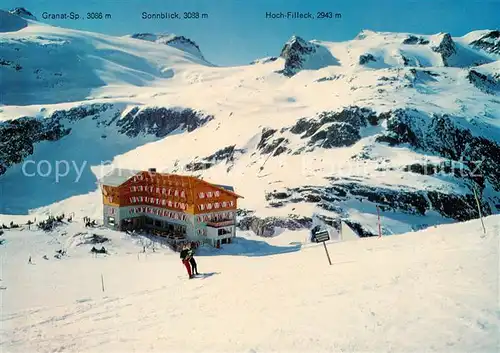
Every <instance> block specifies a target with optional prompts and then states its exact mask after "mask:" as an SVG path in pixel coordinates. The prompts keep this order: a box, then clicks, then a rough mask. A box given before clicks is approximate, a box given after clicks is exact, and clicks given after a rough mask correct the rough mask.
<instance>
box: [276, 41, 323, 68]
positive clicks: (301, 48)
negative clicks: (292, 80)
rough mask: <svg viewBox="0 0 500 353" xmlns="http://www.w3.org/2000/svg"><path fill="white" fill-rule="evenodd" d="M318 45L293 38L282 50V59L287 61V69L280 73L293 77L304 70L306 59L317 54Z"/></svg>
mask: <svg viewBox="0 0 500 353" xmlns="http://www.w3.org/2000/svg"><path fill="white" fill-rule="evenodd" d="M316 47H317V46H316V45H314V44H312V43H309V42H306V41H305V40H304V39H302V38H300V37H297V36H293V37H292V38H291V39H290V40H289V41H288V42H286V44H285V46H284V47H283V49H282V50H281V54H280V57H282V58H283V59H285V68H284V69H283V70H282V71H280V73H282V74H283V75H285V76H288V77H290V76H293V75H295V74H296V73H297V72H298V71H300V70H301V69H302V65H303V63H304V61H305V57H306V56H308V55H311V54H314V53H315V52H316Z"/></svg>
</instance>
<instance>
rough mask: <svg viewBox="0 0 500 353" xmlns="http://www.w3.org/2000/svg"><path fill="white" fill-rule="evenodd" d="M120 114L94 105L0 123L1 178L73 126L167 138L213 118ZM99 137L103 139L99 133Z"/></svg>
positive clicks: (187, 113)
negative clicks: (88, 124)
mask: <svg viewBox="0 0 500 353" xmlns="http://www.w3.org/2000/svg"><path fill="white" fill-rule="evenodd" d="M121 113H122V112H121V111H120V110H119V109H118V108H116V107H115V106H114V105H113V104H91V105H82V106H78V107H74V108H71V109H69V110H58V111H55V112H54V113H53V114H52V115H50V116H49V117H47V118H44V119H37V118H33V117H22V118H18V119H15V120H7V121H4V122H0V175H2V174H4V173H5V171H6V170H7V168H8V167H10V166H12V165H13V164H17V163H21V162H22V161H23V160H24V159H25V158H26V157H28V156H29V155H31V154H33V151H34V145H35V144H36V143H38V142H41V141H56V140H59V139H61V138H63V137H64V136H66V135H68V134H70V133H71V132H72V128H70V127H68V125H69V126H72V124H74V123H76V122H78V121H80V120H82V119H92V120H94V121H95V123H96V126H97V127H99V126H101V125H106V126H111V125H112V124H115V125H116V126H117V129H118V132H119V133H121V134H124V135H127V136H129V137H131V138H133V137H137V136H138V135H139V134H141V133H142V134H148V135H154V136H156V137H158V138H161V137H164V136H166V135H168V134H169V133H171V132H172V131H174V130H179V129H185V130H187V131H193V130H194V129H196V128H198V127H200V126H202V125H204V124H206V123H207V122H208V121H210V120H211V119H213V116H209V115H204V114H201V113H197V112H195V111H193V110H192V109H184V110H173V109H167V108H146V109H143V110H139V108H138V107H135V108H133V109H132V110H131V111H130V112H128V113H127V114H126V115H125V116H124V117H123V118H121V119H119V117H120V115H121ZM97 136H102V134H100V133H99V135H96V138H97Z"/></svg>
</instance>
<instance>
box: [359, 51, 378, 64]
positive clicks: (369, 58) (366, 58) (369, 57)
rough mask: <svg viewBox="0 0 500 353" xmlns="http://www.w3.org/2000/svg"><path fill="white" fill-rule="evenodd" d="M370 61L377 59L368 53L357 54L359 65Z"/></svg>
mask: <svg viewBox="0 0 500 353" xmlns="http://www.w3.org/2000/svg"><path fill="white" fill-rule="evenodd" d="M370 61H373V62H375V61H377V59H375V57H374V56H373V55H372V54H370V53H367V54H363V55H360V56H359V60H358V62H359V65H365V64H367V63H369V62H370Z"/></svg>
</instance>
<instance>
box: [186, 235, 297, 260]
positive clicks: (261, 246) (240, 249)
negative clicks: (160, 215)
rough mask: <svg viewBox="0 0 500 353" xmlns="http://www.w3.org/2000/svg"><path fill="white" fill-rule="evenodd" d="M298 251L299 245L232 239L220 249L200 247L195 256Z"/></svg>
mask: <svg viewBox="0 0 500 353" xmlns="http://www.w3.org/2000/svg"><path fill="white" fill-rule="evenodd" d="M300 249H301V245H300V244H294V245H291V246H276V245H271V244H268V243H267V242H265V241H263V240H252V239H247V238H234V239H233V242H232V243H231V244H224V245H222V246H221V249H215V248H203V247H202V248H200V249H199V250H198V251H197V252H196V256H217V255H228V256H248V257H258V256H269V255H277V254H285V253H291V252H295V251H299V250H300Z"/></svg>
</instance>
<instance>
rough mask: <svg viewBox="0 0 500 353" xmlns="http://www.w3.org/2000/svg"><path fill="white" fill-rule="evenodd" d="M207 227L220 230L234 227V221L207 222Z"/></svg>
mask: <svg viewBox="0 0 500 353" xmlns="http://www.w3.org/2000/svg"><path fill="white" fill-rule="evenodd" d="M206 224H207V227H212V228H220V227H228V226H232V225H234V219H226V220H220V221H210V222H207V223H206Z"/></svg>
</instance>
